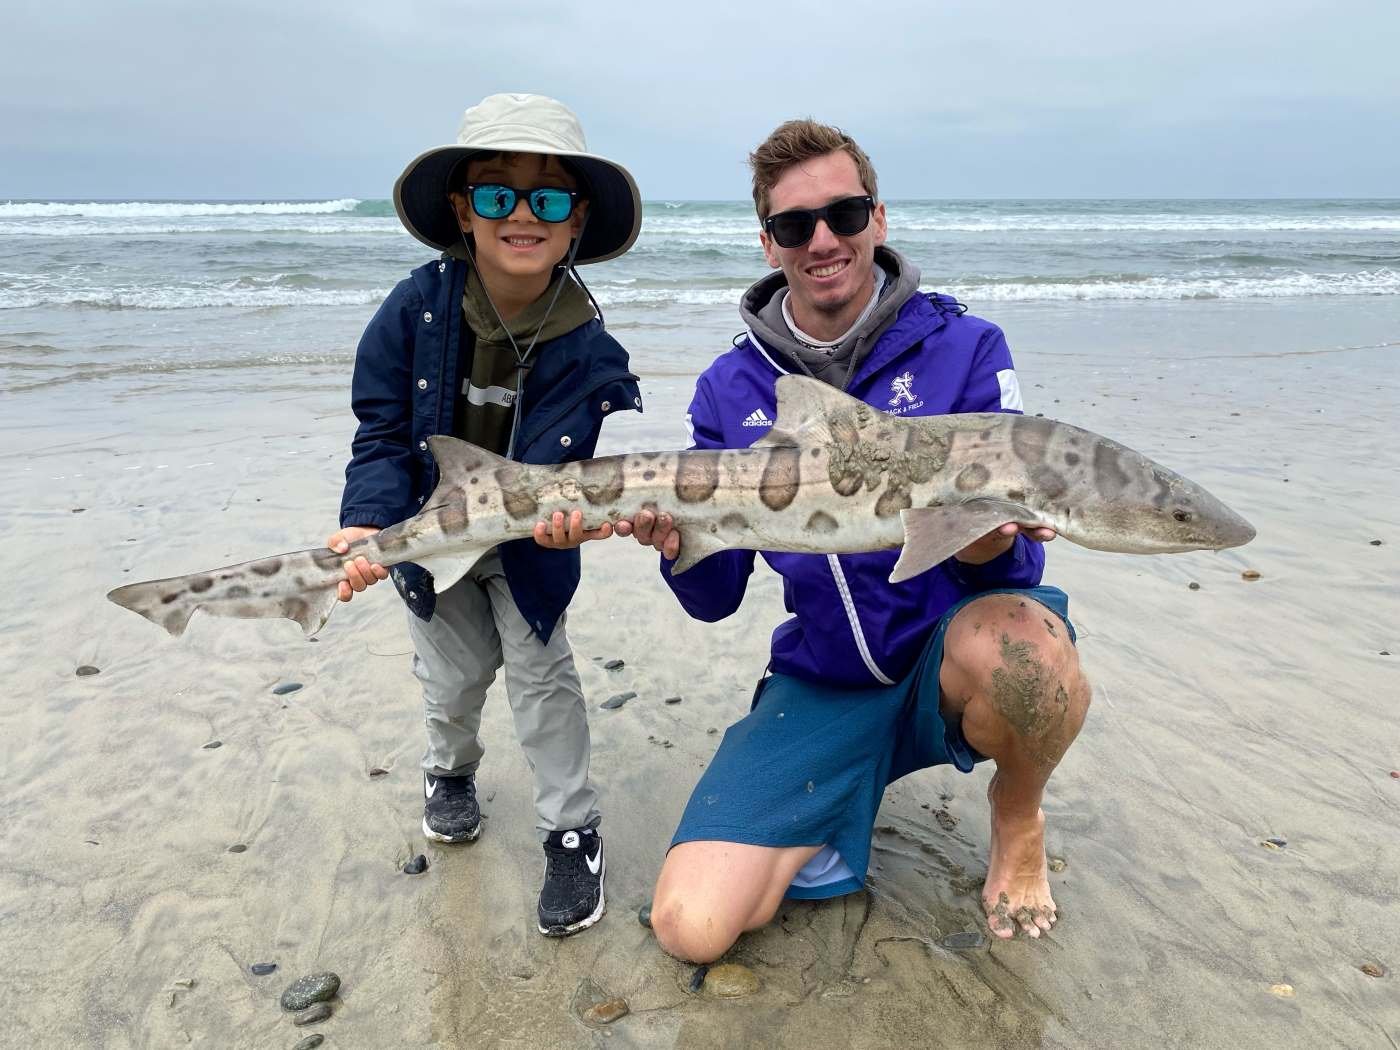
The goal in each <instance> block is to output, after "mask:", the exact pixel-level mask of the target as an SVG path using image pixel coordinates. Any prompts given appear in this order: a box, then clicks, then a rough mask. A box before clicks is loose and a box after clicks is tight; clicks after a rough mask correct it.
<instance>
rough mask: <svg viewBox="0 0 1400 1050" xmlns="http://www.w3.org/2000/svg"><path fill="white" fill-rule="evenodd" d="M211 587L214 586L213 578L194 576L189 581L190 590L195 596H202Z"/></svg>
mask: <svg viewBox="0 0 1400 1050" xmlns="http://www.w3.org/2000/svg"><path fill="white" fill-rule="evenodd" d="M212 586H214V577H212V576H196V577H195V578H194V579H192V580H190V590H192V591H193V592H194V593H195V594H203V593H204V592H205V591H207V590H208V589H209V588H210V587H212Z"/></svg>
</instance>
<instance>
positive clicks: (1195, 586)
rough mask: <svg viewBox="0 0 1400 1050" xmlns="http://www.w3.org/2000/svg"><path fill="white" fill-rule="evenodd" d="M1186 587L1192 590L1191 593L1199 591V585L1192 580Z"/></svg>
mask: <svg viewBox="0 0 1400 1050" xmlns="http://www.w3.org/2000/svg"><path fill="white" fill-rule="evenodd" d="M1186 586H1187V587H1189V588H1191V590H1193V591H1199V590H1200V589H1201V585H1200V584H1199V583H1197V582H1196V581H1195V580H1192V581H1191V582H1190V583H1188V584H1187V585H1186Z"/></svg>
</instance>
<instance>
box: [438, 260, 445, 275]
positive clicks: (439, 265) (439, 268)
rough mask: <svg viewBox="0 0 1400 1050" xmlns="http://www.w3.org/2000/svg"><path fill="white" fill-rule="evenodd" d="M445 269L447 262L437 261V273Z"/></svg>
mask: <svg viewBox="0 0 1400 1050" xmlns="http://www.w3.org/2000/svg"><path fill="white" fill-rule="evenodd" d="M446 269H447V263H445V262H440V263H438V273H442V272H443V271H444V270H446Z"/></svg>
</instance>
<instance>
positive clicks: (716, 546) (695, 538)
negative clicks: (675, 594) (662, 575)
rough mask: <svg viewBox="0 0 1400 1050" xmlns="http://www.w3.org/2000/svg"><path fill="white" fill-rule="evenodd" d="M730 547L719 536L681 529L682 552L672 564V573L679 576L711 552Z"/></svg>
mask: <svg viewBox="0 0 1400 1050" xmlns="http://www.w3.org/2000/svg"><path fill="white" fill-rule="evenodd" d="M727 549H728V548H726V547H725V545H724V544H723V543H722V542H720V540H718V539H717V538H715V537H714V536H712V535H710V533H708V532H699V531H696V530H693V529H692V530H690V531H688V532H687V531H686V530H685V529H682V530H681V552H680V554H679V555H677V556H676V561H675V563H674V564H673V565H672V566H671V575H672V576H679V575H680V574H681V573H683V572H685V570H686V569H689V568H690V567H691V566H693V565H695V564H697V563H699V562H702V561H704V560H705V559H706V558H708V557H709V556H710V555H711V554H717V553H718V552H720V551H722V550H727Z"/></svg>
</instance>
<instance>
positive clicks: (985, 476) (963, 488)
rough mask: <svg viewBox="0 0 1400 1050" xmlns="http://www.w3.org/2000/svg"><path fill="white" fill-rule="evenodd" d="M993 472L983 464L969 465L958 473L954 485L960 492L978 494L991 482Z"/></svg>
mask: <svg viewBox="0 0 1400 1050" xmlns="http://www.w3.org/2000/svg"><path fill="white" fill-rule="evenodd" d="M991 477H992V472H991V471H990V470H988V469H987V468H986V467H984V466H982V464H981V463H969V464H968V465H967V466H965V467H963V468H962V470H960V471H958V476H957V479H956V480H955V481H954V482H953V485H954V486H955V487H956V488H957V490H958V491H959V492H976V491H977V490H978V489H980V488H981V487H982V486H983V485H985V484H986V483H987V482H988V481H990V480H991Z"/></svg>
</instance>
